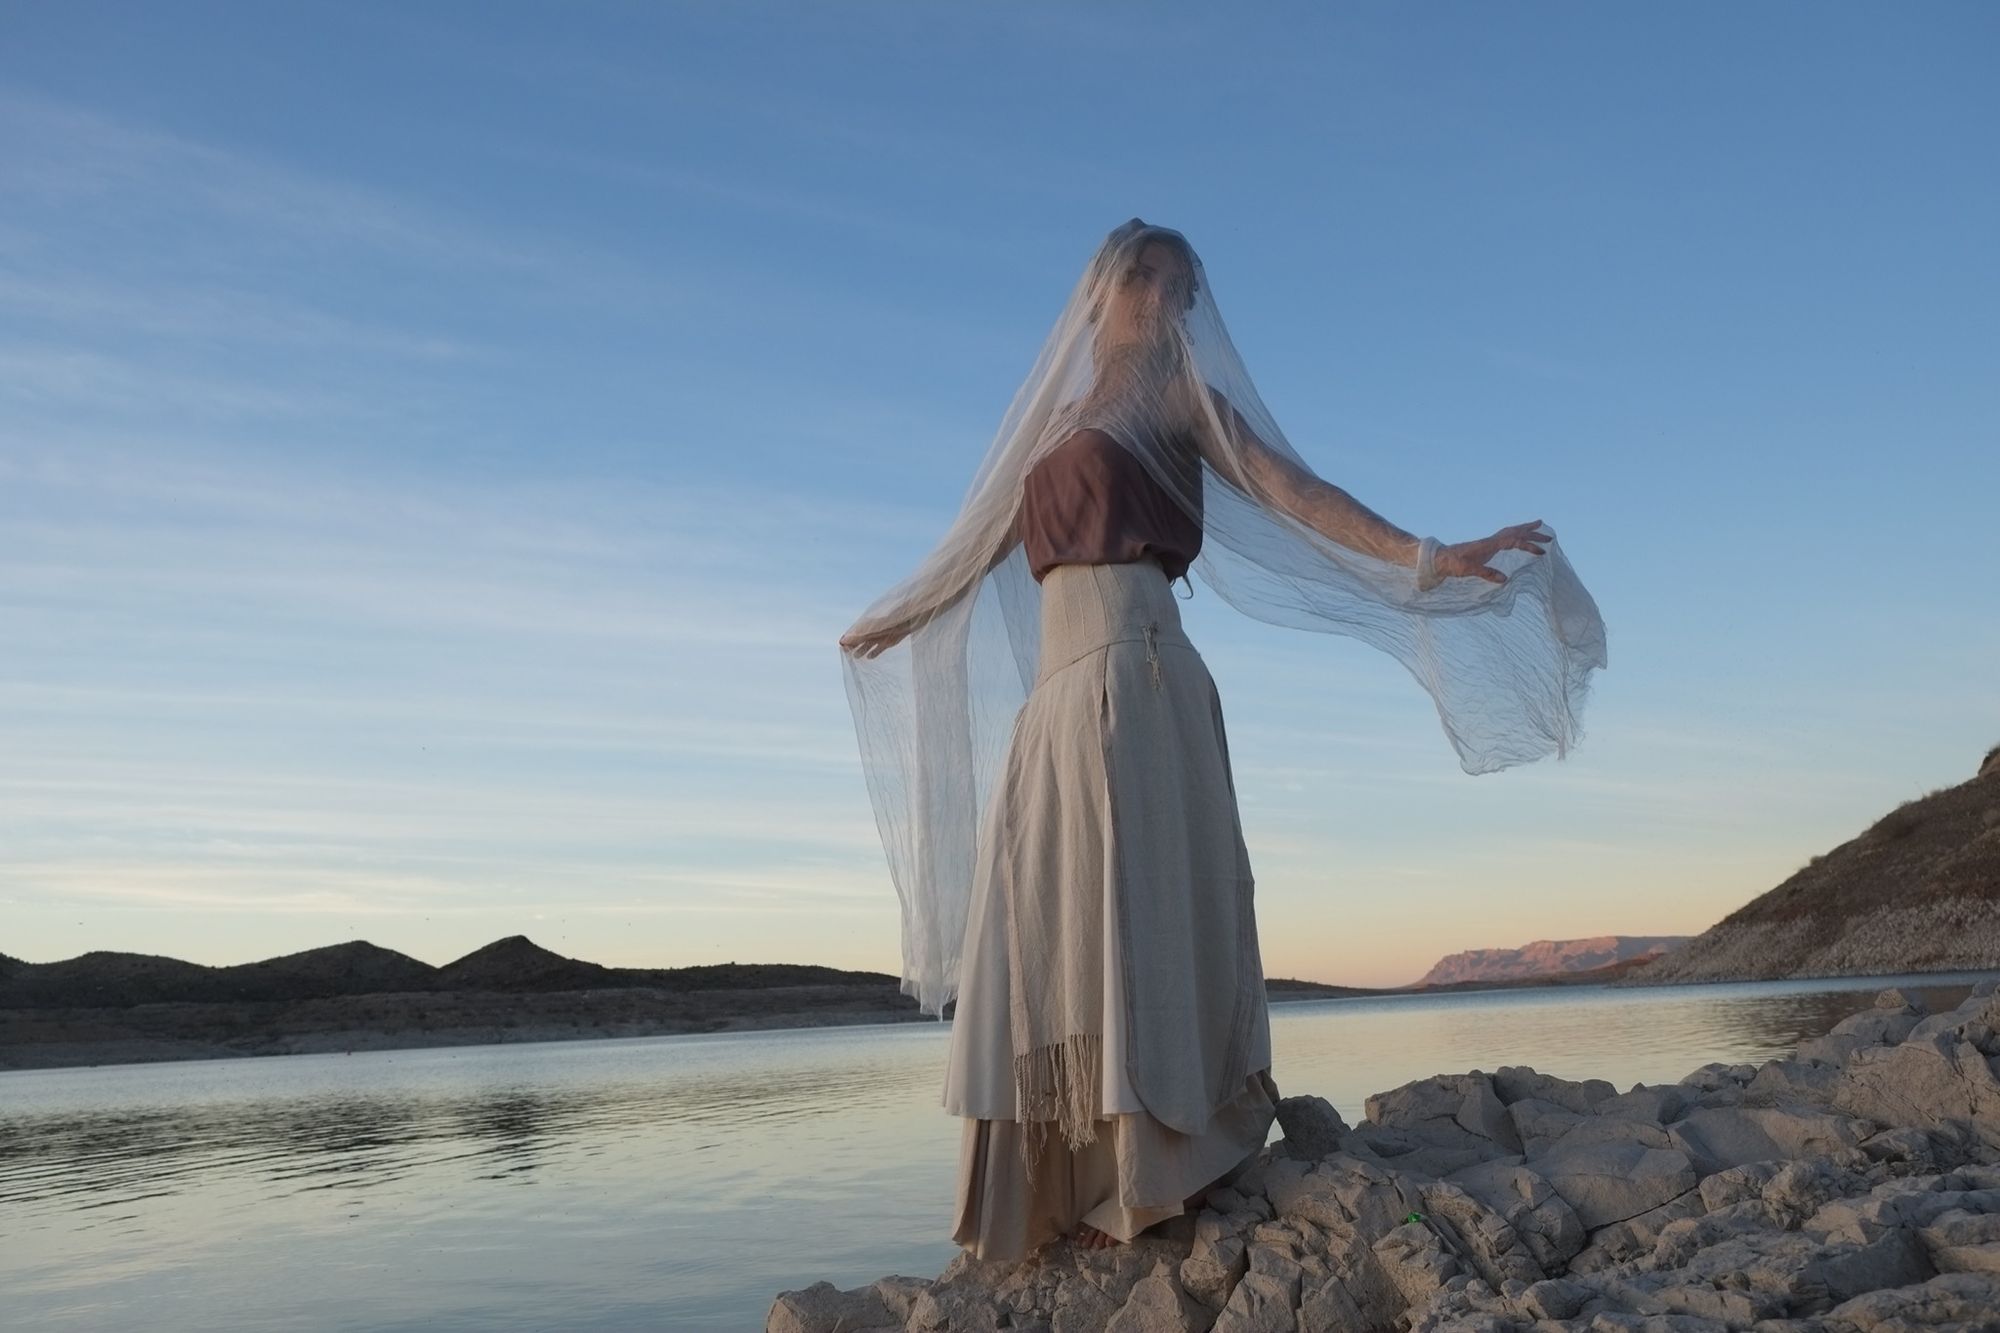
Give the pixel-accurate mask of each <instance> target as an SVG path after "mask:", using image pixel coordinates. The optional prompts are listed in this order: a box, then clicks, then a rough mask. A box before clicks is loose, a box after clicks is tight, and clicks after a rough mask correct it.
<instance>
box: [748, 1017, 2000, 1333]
mask: <svg viewBox="0 0 2000 1333" xmlns="http://www.w3.org/2000/svg"><path fill="white" fill-rule="evenodd" d="M1280 1125H1281V1127H1282V1128H1283V1130H1284V1133H1285V1138H1283V1139H1281V1140H1280V1141H1279V1142H1277V1143H1275V1144H1273V1145H1272V1146H1271V1147H1270V1148H1267V1149H1266V1150H1265V1151H1264V1152H1263V1153H1262V1154H1261V1155H1260V1156H1259V1157H1258V1159H1257V1160H1256V1162H1255V1163H1254V1165H1253V1166H1252V1167H1251V1168H1250V1169H1249V1170H1248V1171H1247V1172H1246V1173H1245V1174H1244V1175H1243V1176H1242V1177H1241V1178H1240V1179H1238V1180H1236V1181H1234V1182H1233V1183H1232V1184H1231V1185H1230V1186H1229V1187H1227V1188H1223V1189H1219V1190H1216V1191H1215V1192H1214V1193H1213V1194H1211V1196H1210V1197H1209V1200H1208V1207H1206V1208H1205V1209H1203V1210H1202V1211H1201V1212H1200V1213H1199V1214H1198V1215H1197V1216H1195V1217H1193V1218H1189V1219H1183V1220H1181V1221H1180V1222H1177V1223H1170V1224H1167V1226H1166V1227H1165V1228H1163V1229H1162V1231H1163V1232H1164V1234H1158V1235H1155V1234H1151V1233H1149V1234H1148V1235H1145V1236H1142V1237H1140V1238H1139V1239H1138V1240H1137V1241H1135V1242H1133V1243H1132V1244H1129V1245H1124V1246H1119V1247H1117V1248H1115V1249H1111V1250H1104V1251H1085V1250H1080V1249H1078V1248H1076V1247H1075V1246H1073V1245H1070V1244H1068V1243H1067V1242H1057V1243H1055V1244H1053V1245H1050V1246H1048V1247H1047V1248H1045V1249H1044V1250H1043V1251H1042V1252H1041V1253H1040V1254H1038V1255H1036V1256H1034V1257H1033V1258H1030V1259H1029V1260H1027V1261H1025V1262H1023V1263H1019V1264H1010V1263H995V1264H982V1263H977V1262H975V1261H973V1260H971V1259H970V1258H967V1257H964V1256H961V1257H960V1258H958V1259H956V1260H954V1261H953V1262H952V1263H951V1264H950V1265H949V1266H947V1267H946V1269H945V1270H944V1272H943V1273H942V1274H940V1275H939V1276H938V1277H937V1278H936V1279H935V1280H924V1279H921V1278H911V1277H887V1278H883V1279H881V1280H880V1281H878V1282H875V1283H873V1284H871V1285H869V1286H866V1287H859V1288H856V1289H853V1290H851V1291H841V1290H838V1289H836V1288H834V1287H833V1286H831V1285H830V1284H828V1283H824V1282H822V1283H818V1284H816V1285H814V1286H811V1287H808V1288H806V1289H804V1290H802V1291H788V1292H785V1293H783V1294H782V1295H780V1296H779V1297H778V1298H777V1300H776V1302H775V1303H774V1304H773V1305H772V1307H771V1313H770V1317H769V1319H768V1321H767V1323H766V1329H767V1333H890V1331H891V1330H895V1331H897V1333H959V1331H961V1330H963V1331H965V1333H1001V1330H1019V1331H1020V1333H1097V1331H1098V1330H1104V1331H1105V1333H1169V1331H1170V1333H1321V1331H1323V1330H1342V1331H1346V1330H1354V1331H1356V1333H1406V1331H1407V1333H1526V1331H1527V1330H1534V1331H1535V1333H1554V1330H1569V1329H1575V1330H1590V1331H1591V1333H1611V1331H1612V1330H1634V1331H1635V1333H1707V1331H1708V1330H1716V1331H1717V1333H1720V1331H1721V1330H1750V1331H1751V1333H1905V1331H1907V1330H1917V1329H1937V1330H1944V1329H1960V1330H1974V1329H1979V1330H1991V1331H1994V1333H2000V997H1996V995H1995V987H1994V984H1993V983H1990V982H1989V983H1984V984H1982V985H1981V986H1979V987H1978V988H1976V989H1975V991H1974V993H1973V995H1972V996H1971V998H1969V999H1968V1000H1967V1001H1966V1002H1965V1003H1964V1004H1962V1005H1960V1006H1959V1007H1958V1008H1957V1009H1955V1010H1953V1011H1951V1012H1949V1013H1943V1014H1936V1015H1931V1014H1926V1013H1924V1012H1923V1011H1922V1009H1921V1006H1920V1005H1918V1004H1916V1003H1913V1002H1912V1001H1911V1000H1910V998H1909V997H1908V996H1906V995H1905V994H1903V993H1902V992H1899V991H1884V992H1883V993H1882V994H1881V995H1880V996H1878V997H1877V999H1876V1003H1875V1006H1874V1007H1873V1008H1871V1009H1868V1010H1865V1011H1863V1012H1861V1013H1857V1014H1855V1015H1853V1016H1852V1017H1849V1018H1847V1019H1846V1020H1844V1021H1843V1022H1841V1023H1840V1024H1839V1025H1837V1026H1836V1027H1835V1028H1834V1029H1833V1031H1832V1032H1831V1033H1829V1034H1828V1035H1826V1036H1824V1037H1818V1038H1814V1039H1813V1040H1811V1041H1807V1042H1805V1043H1803V1044H1802V1045H1801V1046H1800V1047H1799V1048H1798V1050H1797V1051H1796V1052H1795V1053H1794V1054H1793V1055H1792V1056H1789V1057H1786V1058H1784V1059H1779V1060H1773V1061H1770V1062H1768V1063H1766V1064H1764V1065H1761V1066H1751V1065H1734V1066H1731V1065H1720V1064H1714V1065H1705V1066H1703V1067H1702V1068H1700V1069H1697V1070H1695V1071H1694V1072H1693V1073H1691V1074H1689V1075H1688V1076H1687V1077H1686V1078H1684V1079H1682V1080H1681V1081H1680V1082H1679V1083H1676V1084H1664V1085H1658V1086H1645V1085H1640V1086H1635V1087H1634V1088H1632V1089H1631V1090H1630V1091H1628V1092H1624V1093H1620V1092H1618V1091H1617V1090H1616V1089H1615V1088H1613V1087H1611V1086H1610V1085H1609V1084H1607V1083H1603V1082H1599V1081H1590V1082H1581V1083H1579V1082H1572V1081H1570V1080H1567V1079H1563V1078H1558V1077H1556V1076H1554V1075H1550V1074H1542V1073H1538V1072H1536V1071H1535V1070H1532V1069H1525V1068H1519V1067H1509V1068H1504V1069H1501V1070H1499V1071H1498V1072H1496V1073H1492V1074H1484V1073H1478V1072H1473V1073H1468V1074H1445V1075H1438V1076H1435V1077H1432V1078H1427V1079H1422V1080H1420V1081H1418V1082H1416V1083H1411V1084H1408V1085H1406V1086H1404V1087H1401V1088H1396V1089H1394V1090H1392V1091H1390V1092H1385V1093H1380V1094H1377V1095H1376V1096H1374V1097H1371V1098H1369V1099H1368V1107H1367V1116H1366V1118H1365V1119H1364V1120H1363V1121H1362V1123H1360V1124H1359V1125H1356V1126H1353V1127H1352V1128H1350V1127H1348V1126H1347V1125H1345V1124H1343V1123H1341V1120H1340V1117H1339V1116H1338V1114H1336V1113H1335V1112H1334V1111H1333V1108H1332V1107H1330V1106H1329V1105H1327V1103H1326V1102H1324V1101H1323V1100H1321V1099H1319V1098H1314V1097H1300V1098H1290V1099H1287V1101H1286V1102H1285V1103H1284V1104H1283V1105H1282V1106H1281V1108H1280Z"/></svg>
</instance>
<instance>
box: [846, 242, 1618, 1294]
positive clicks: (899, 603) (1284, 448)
mask: <svg viewBox="0 0 2000 1333" xmlns="http://www.w3.org/2000/svg"><path fill="white" fill-rule="evenodd" d="M1197 560H1199V563H1198V564H1197V563H1196V562H1197ZM1496 566H1499V567H1496ZM1191 568H1194V569H1198V570H1199V571H1200V572H1201V573H1202V575H1203V577H1204V581H1205V582H1207V583H1208V584H1209V585H1210V586H1211V587H1213V588H1215V589H1216V591H1218V592H1219V593H1220V594H1221V595H1222V596H1223V597H1224V598H1225V599H1227V600H1228V601H1230V602H1231V603H1232V604H1234V605H1236V606H1238V607H1239V608H1241V609H1243V610H1245V611H1247V612H1249V613H1251V614H1253V615H1256V616H1259V617H1260V618H1263V619H1267V620H1271V621H1274V622H1276V623H1280V624H1291V625H1297V626H1300V627H1303V628H1311V629H1320V630H1327V631H1332V632H1337V633H1344V634H1349V635H1352V636H1355V637H1358V638H1361V639H1363V640H1364V641H1366V642H1370V643H1373V644H1375V645H1376V646H1377V647H1380V648H1382V649H1384V650H1385V651H1388V652H1391V653H1393V654H1394V655H1396V656H1397V657H1398V658H1399V660H1401V661H1403V662H1404V664H1405V665H1406V666H1407V667H1409V668H1410V670H1411V671H1412V673H1413V674H1414V675H1415V676H1416V677H1417V679H1418V680H1419V682H1421V683H1422V684H1423V685H1424V686H1425V688H1426V689H1427V690H1428V691H1429V692H1430V694H1431V696H1432V698H1433V700H1434V701H1435V702H1436V704H1437V706H1438V711H1439V716H1440V718H1441V720H1442V721H1443V723H1444V726H1445V730H1446V734H1447V735H1448V736H1449V737H1450V738H1451V740H1452V743H1453V745H1454V746H1455V747H1456V748H1457V750H1458V752H1459V755H1460V762H1461V764H1462V765H1463V766H1464V767H1465V768H1466V770H1467V771H1468V772H1473V773H1479V772H1489V771H1493V770H1495V769H1498V768H1502V767H1506V766H1508V765H1510V764H1514V763H1519V762H1524V761H1527V760H1530V759H1534V758H1538V757H1540V756H1542V755H1544V754H1548V753H1551V752H1553V753H1557V754H1562V753H1565V752H1566V751H1567V749H1568V747H1569V746H1570V745H1571V744H1573V743H1574V741H1575V739H1576V736H1577V734H1578V730H1579V728H1578V723H1577V717H1578V713H1579V711H1580V709H1581V706H1582V702H1583V697H1584V692H1585V689H1586V687H1587V678H1588V675H1589V672H1590V671H1591V670H1592V669H1593V668H1596V667H1601V666H1603V665H1604V661H1605V654H1604V632H1603V623H1602V621H1601V620H1600V619H1599V617H1598V615H1597V609H1596V607H1595V605H1594V604H1592V602H1591V600H1590V597H1589V595H1588V593H1586V592H1585V591H1584V590H1583V587H1582V585H1581V584H1580V583H1579V582H1578V581H1577V580H1576V577H1575V575H1574V573H1573V572H1571V571H1570V569H1569V566H1568V563H1567V561H1566V560H1565V559H1564V558H1563V555H1562V553H1561V551H1560V550H1559V549H1557V547H1556V545H1555V539H1554V537H1553V535H1552V534H1550V533H1548V532H1546V531H1544V530H1543V529H1542V528H1541V525H1540V524H1539V523H1523V524H1518V525H1515V526H1512V527H1507V528H1502V529H1501V530H1499V531H1498V532H1496V533H1494V534H1493V535H1492V536H1490V537H1485V538H1482V539H1480V540H1477V541H1471V542H1464V543H1459V544H1456V545H1440V544H1439V543H1437V542H1436V541H1434V540H1432V539H1430V538H1422V539H1419V538H1417V537H1415V536H1413V535H1412V534H1410V533H1408V532H1405V531H1404V530H1402V529H1401V528H1398V527H1396V526H1394V525H1393V524H1391V523H1389V522H1387V521H1386V520H1385V519H1383V518H1381V517H1380V516H1379V515H1377V514H1375V513H1373V512H1372V511H1370V510H1369V509H1367V508H1366V507H1365V506H1363V505H1361V504H1360V503H1359V502H1357V501H1356V500H1355V499H1354V498H1353V497H1352V496H1350V495H1348V494H1347V492H1345V491H1343V490H1341V489H1339V488H1338V487H1335V486H1333V485H1330V484H1329V483H1327V482H1325V481H1322V480H1321V479H1320V478H1318V477H1317V476H1316V475H1314V473H1313V472H1312V470H1311V469H1310V468H1308V467H1307V466H1306V465H1305V464H1304V463H1303V461H1301V460H1300V459H1299V457H1298V456H1297V454H1296V453H1294V452H1293V451H1292V450H1291V448H1290V446H1289V445H1288V444H1287V443H1286V442H1285V441H1284V438H1283V435H1282V434H1281V433H1280V432H1279V431H1278V429H1277V426H1276V423H1275V422H1273V421H1272V420H1271V419H1270V417H1269V414H1268V413H1267V412H1266V411H1265V410H1264V408H1263V405H1262V402H1261V400H1260V399H1259V398H1258V396H1257V393H1256V390H1255V388H1254V387H1253V386H1252V385H1251V383H1250V380H1249V377H1248V374H1247V373H1246V372H1245V371H1244V369H1243V367H1242V364H1241V362H1240V360H1239V359H1238V358H1237V356H1236V352H1235V349H1234V347H1233V346H1232V345H1231V344H1230V342H1229V338H1228V335H1227V333H1226V332H1225V331H1224V330H1223V327H1222V323H1221V317H1220V315H1219V313H1218V312H1217V311H1216V308H1215V305H1214V300H1213V297H1212V296H1211V295H1210V294H1209V287H1208V284H1207V282H1206V281H1205V279H1204V277H1203V272H1202V267H1201V263H1200V260H1199V259H1198V258H1197V257H1196V256H1195V253H1194V251H1193V249H1192V248H1191V247H1190V246H1189V245H1188V243H1187V241H1186V239H1185V238H1184V237H1182V236H1181V235H1180V234H1179V233H1178V232H1174V231H1170V230H1168V229H1166V228H1162V227H1154V226H1149V225H1147V224H1145V223H1143V222H1141V221H1139V220H1138V219H1136V218H1135V219H1133V220H1132V221H1131V222H1128V223H1126V224H1125V225H1124V226H1121V227H1119V228H1118V229H1117V230H1115V231H1113V232H1112V233H1111V235H1110V236H1109V237H1108V238H1107V239H1106V240H1105V242H1104V244H1103V245H1102V246H1101V247H1100V248H1099V250H1098V252H1097V254H1096V255H1095V257H1094V258H1093V259H1092V260H1091V263H1090V264H1089V266H1088V267H1087V269H1086V271H1085V273H1084V275H1083V278H1082V279H1081V280H1080V281H1079V283H1078V284H1077V287H1076V288H1075V290H1074V291H1073V292H1072V294H1071V298H1070V302H1069V304H1068V306H1067V307H1066V308H1065V310H1064V312H1063V315H1062V316H1061V318H1059V319H1058V321H1057V323H1056V327H1055V329H1054V331H1053V332H1052V333H1051V335H1050V337H1049V339H1048V342H1047V343H1046V344H1045V346H1044V348H1043V352H1042V355H1041V357H1040V359H1039V360H1038V362H1037V364H1036V366H1035V369H1034V371H1033V372H1032V373H1031V374H1030V376H1029V378H1028V381H1027V383H1026V384H1024V385H1023V386H1022V389H1021V391H1020V393H1019V394H1018V395H1017V396H1016V398H1015V401H1014V404H1013V406H1012V407H1011V408H1010V410H1009V412H1008V414H1007V417H1006V419H1005V420H1004V421H1003V422H1002V425H1001V429H1000V433H999V435H998V436H997V437H996V439H995V440H994V442H993V445H992V447H991V448H990V449H989V451H988V454H987V457H986V459H985V461H984V462H983V463H982V465H981V466H980V468H979V471H978V473H977V474H976V476H975V478H974V481H973V485H972V488H971V490H970V491H969V493H968V494H967V497H966V501H965V504H964V507H963V509H962V510H961V512H960V514H959V517H958V520H957V521H956V522H955V523H954V524H953V526H952V528H951V529H950V531H949V532H948V533H947V534H946V536H945V538H944V540H943V542H942V543H941V544H940V545H939V546H938V548H937V550H936V551H934V552H933V553H932V555H931V556H930V557H929V558H928V559H927V560H926V561H925V562H924V564H923V565H922V566H921V567H920V568H919V569H918V570H917V572H916V573H915V574H914V575H913V576H912V577H911V578H910V579H908V580H906V581H905V582H904V583H903V584H901V585H899V586H898V587H897V588H895V589H893V590H892V591H891V592H890V593H888V594H887V595H885V596H884V597H883V598H882V599H880V600H879V601H878V602H877V603H876V604H875V605H874V606H873V607H871V608H870V609H869V612H868V613H867V614H866V615H864V616H863V617H862V618H861V620H860V621H858V622H857V623H856V624H855V625H854V627H853V628H852V629H851V630H850V631H849V632H848V633H847V634H846V635H845V636H844V637H843V638H842V639H841V647H842V648H843V650H844V652H845V657H844V661H845V663H846V668H847V682H848V690H849V698H850V701H851V703H852V705H853V707H854V712H855V719H856V726H857V731H858V734H859V737H860V740H861V747H862V756H863V765H864V770H865V772H866V776H867V779H868V783H869V790H870V794H871V797H872V798H873V800H874V803H875V809H876V814H877V820H878V823H879V825H880V828H881V831H882V835H883V841H884V845H885V847H886V849H887V851H888V853H889V860H890V867H891V872H892V876H893V878H894V879H895V882H896V887H897V892H898V894H899V896H900V898H901V900H902V905H903V946H904V953H903V988H904V990H905V992H906V993H909V994H912V995H915V996H916V997H917V999H918V1000H919V1002H920V1003H921V1004H922V1005H923V1006H924V1008H925V1010H926V1011H927V1012H934V1013H938V1014H939V1015H940V1016H942V1012H943V1008H944V1005H945V1004H946V1003H947V1002H950V1001H952V1000H954V999H955V1000H956V1002H957V1010H956V1015H955V1022H954V1026H953V1032H952V1044H951V1058H950V1069H949V1073H948V1076H947V1080H946V1086H945V1095H944V1102H945V1106H946V1108H947V1109H948V1110H950V1111H951V1112H952V1113H953V1114H956V1115H959V1116H962V1117H964V1119H965V1126H964V1137H963V1151H962V1159H961V1169H960V1174H959V1189H958V1195H959V1197H958V1224H957V1227H956V1230H955V1237H956V1239H957V1240H958V1242H959V1243H960V1244H961V1245H963V1246H965V1247H966V1248H967V1249H968V1250H970V1251H971V1252H972V1253H973V1254H974V1255H975V1256H977V1257H979V1258H982V1259H1012V1258H1020V1257H1022V1256H1024V1255H1026V1254H1028V1253H1029V1252H1031V1251H1032V1250H1034V1249H1035V1248H1037V1247H1038V1246H1039V1245H1040V1244H1042V1243H1043V1242H1045V1241H1047V1240H1049V1239H1051V1238H1054V1237H1057V1236H1061V1235H1070V1236H1072V1237H1074V1238H1075V1239H1077V1240H1078V1241H1079V1242H1081V1243H1083V1244H1085V1245H1089V1246H1093V1247H1094V1246H1102V1245H1108V1244H1113V1243H1116V1242H1117V1241H1122V1240H1129V1239H1130V1238H1131V1237H1132V1236H1134V1235H1136V1234H1138V1232H1139V1231H1141V1230H1143V1229H1144V1228H1145V1227H1147V1226H1149V1225H1151V1224H1153V1223H1155V1222H1158V1221H1160V1220H1163V1219H1165V1218H1167V1217H1171V1216H1175V1215H1178V1214H1179V1213H1180V1212H1181V1211H1182V1210H1183V1208H1184V1207H1185V1206H1187V1205H1188V1204H1190V1203H1192V1202H1194V1201H1195V1200H1198V1199H1199V1197H1200V1195H1201V1194H1202V1193H1203V1192H1204V1191H1205V1190H1206V1189H1207V1188H1208V1187H1209V1186H1211V1185H1212V1184H1213V1183H1215V1182H1216V1181H1217V1180H1219V1179H1223V1178H1226V1177H1228V1176H1229V1175H1230V1174H1232V1173H1233V1171H1234V1169H1236V1168H1237V1167H1239V1166H1240V1164H1242V1163H1243V1162H1245V1161H1246V1160H1247V1159H1248V1158H1249V1157H1251V1156H1253V1155H1254V1154H1255V1153H1256V1151H1257V1150H1258V1148H1259V1147H1261V1145H1262V1144H1263V1142H1264V1140H1265V1137H1266V1136H1267V1134H1268V1133H1269V1129H1270V1124H1271V1120H1272V1118H1273V1116H1274V1115H1275V1099H1276V1096H1277V1089H1276V1087H1275V1085H1274V1084H1273V1083H1272V1081H1271V1078H1270V1063H1271V1056H1270V1030H1269V1023H1268V1018H1267V1014H1266V1008H1265V997H1264V978H1263V968H1262V964H1261V960H1260V955H1259V952H1258V947H1257V935H1256V921H1255V916H1254V911H1253V905H1252V898H1253V883H1252V877H1251V873H1250V864H1249V858H1248V856H1247V853H1246V852H1245V849H1244V844H1243V837H1242V832H1241V826H1240V823H1239V821H1238V818H1237V810H1236V795H1235V788H1234V784H1233V780H1232V778H1231V775H1230V770H1229V759H1228V746H1227V740H1226V737H1225V734H1224V730H1223V723H1222V712H1221V706H1220V703H1219V700H1218V699H1217V697H1216V693H1215V687H1214V684H1213V682H1212V681H1211V680H1210V678H1209V675H1208V671H1207V669H1206V667H1205V666H1204V665H1203V664H1202V661H1201V658H1200V656H1199V655H1198V654H1197V653H1196V652H1195V650H1194V647H1193V645H1192V644H1191V643H1189V642H1188V640H1187V637H1186V635H1185V634H1183V633H1182V631H1181V627H1180V618H1179V614H1178V610H1177V606H1176V599H1175V597H1174V596H1173V594H1172V591H1171V587H1172V580H1175V579H1179V578H1184V577H1185V576H1186V574H1187V573H1188V571H1189V570H1190V569H1191ZM961 959H962V965H961Z"/></svg>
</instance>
